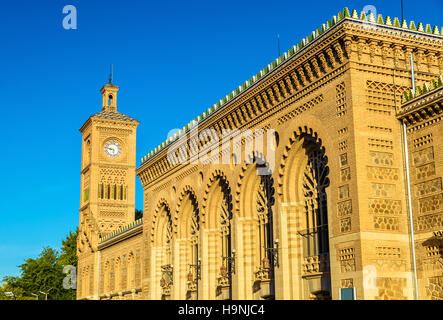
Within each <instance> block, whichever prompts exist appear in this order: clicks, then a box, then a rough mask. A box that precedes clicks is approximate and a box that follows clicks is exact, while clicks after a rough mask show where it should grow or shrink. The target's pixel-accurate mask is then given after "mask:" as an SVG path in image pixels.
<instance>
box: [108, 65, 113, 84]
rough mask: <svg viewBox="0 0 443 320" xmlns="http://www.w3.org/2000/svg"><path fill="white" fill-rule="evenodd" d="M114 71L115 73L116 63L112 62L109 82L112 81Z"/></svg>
mask: <svg viewBox="0 0 443 320" xmlns="http://www.w3.org/2000/svg"><path fill="white" fill-rule="evenodd" d="M113 73H114V65H113V64H111V72H110V73H109V83H111V82H112V76H113Z"/></svg>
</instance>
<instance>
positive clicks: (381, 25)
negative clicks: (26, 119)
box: [142, 8, 443, 164]
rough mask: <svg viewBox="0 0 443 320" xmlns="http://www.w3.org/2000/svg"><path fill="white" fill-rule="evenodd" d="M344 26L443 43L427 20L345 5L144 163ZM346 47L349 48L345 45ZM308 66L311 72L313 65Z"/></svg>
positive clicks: (356, 31)
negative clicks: (366, 11)
mask: <svg viewBox="0 0 443 320" xmlns="http://www.w3.org/2000/svg"><path fill="white" fill-rule="evenodd" d="M376 20H377V21H376ZM340 29H344V30H345V32H347V33H349V34H348V36H352V35H353V34H354V35H360V36H361V35H362V34H363V35H365V36H368V37H370V38H372V37H373V34H374V33H377V38H376V39H377V41H380V35H382V36H384V37H385V38H386V39H390V40H392V38H393V37H394V38H395V37H397V38H398V39H403V40H405V43H404V44H405V45H413V43H411V40H413V41H415V42H417V41H422V42H426V43H430V44H436V45H438V46H441V45H442V43H443V42H442V41H443V37H442V36H440V31H439V30H438V27H436V26H435V27H434V29H432V28H431V27H430V26H429V25H426V27H423V24H421V23H420V24H419V25H418V28H416V27H415V23H414V22H413V21H411V24H410V26H409V27H408V25H407V23H406V21H403V22H402V25H400V23H399V21H398V19H397V18H395V19H394V22H392V21H391V18H390V17H389V16H387V17H386V20H383V17H382V16H381V15H378V17H377V19H376V18H375V17H374V16H373V14H372V13H371V14H370V15H369V16H368V18H366V16H365V15H364V13H362V14H361V15H360V17H359V16H358V14H357V12H356V10H353V11H352V15H351V14H350V13H349V10H348V9H347V8H345V9H344V10H343V12H339V13H338V15H337V17H336V16H334V17H333V19H331V21H328V22H327V24H326V25H323V26H322V28H321V29H319V28H318V29H317V30H316V31H315V32H312V33H311V35H309V36H308V37H306V39H303V40H302V41H301V42H300V43H299V44H297V46H294V47H293V48H291V49H290V50H289V51H288V52H287V53H286V52H285V53H284V55H282V56H280V57H279V58H277V59H276V60H275V61H273V62H272V63H271V64H269V65H268V66H267V67H265V68H264V69H263V70H262V71H260V73H257V74H256V76H253V77H252V78H251V79H249V80H248V81H246V82H245V83H244V84H243V85H241V86H239V87H238V88H237V89H236V90H234V91H232V92H231V93H230V94H229V95H227V96H226V97H225V98H223V99H222V100H220V102H219V103H216V104H215V105H214V106H212V107H211V108H209V109H208V110H207V111H205V112H204V113H203V114H202V115H200V116H199V117H197V118H196V119H195V120H192V121H191V122H190V123H189V124H188V125H186V126H185V127H184V128H183V129H181V130H180V131H179V132H178V133H177V134H175V135H174V136H173V137H170V138H168V139H167V140H166V141H165V142H163V143H162V144H160V145H159V146H158V147H157V148H155V149H154V150H153V151H151V152H149V153H148V155H146V156H145V157H143V158H142V164H143V163H144V162H146V161H147V160H149V159H150V158H152V157H155V156H156V155H157V153H158V152H159V151H161V150H162V149H163V148H165V147H166V146H167V145H169V144H171V143H173V142H174V141H176V140H177V139H178V138H179V137H180V136H181V135H183V134H184V133H186V132H188V131H189V130H190V129H192V127H193V126H195V125H196V124H197V123H199V124H200V123H201V122H204V121H206V119H207V118H208V116H211V117H212V116H214V115H215V114H217V113H218V112H220V110H226V109H227V108H226V107H227V106H228V105H231V104H232V103H235V102H236V101H237V102H238V103H242V100H245V99H246V100H247V99H248V92H249V94H252V95H254V94H256V93H257V91H260V90H263V87H266V86H267V85H268V83H269V82H274V81H276V80H277V79H278V73H279V72H278V70H279V69H281V68H283V67H284V66H286V67H289V68H290V62H291V61H292V62H295V63H296V64H297V63H298V64H301V63H303V62H304V61H306V60H307V59H309V54H308V52H309V50H311V49H312V48H314V47H315V46H316V45H327V40H326V39H327V38H328V37H329V38H330V39H333V35H334V34H339V33H340ZM350 31H352V32H350ZM342 32H343V31H342ZM421 44H423V43H421ZM345 50H347V49H346V48H345ZM307 69H308V73H309V68H307Z"/></svg>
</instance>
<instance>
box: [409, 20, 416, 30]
mask: <svg viewBox="0 0 443 320" xmlns="http://www.w3.org/2000/svg"><path fill="white" fill-rule="evenodd" d="M409 29H411V30H417V27H416V26H415V22H414V21H411V22H409Z"/></svg>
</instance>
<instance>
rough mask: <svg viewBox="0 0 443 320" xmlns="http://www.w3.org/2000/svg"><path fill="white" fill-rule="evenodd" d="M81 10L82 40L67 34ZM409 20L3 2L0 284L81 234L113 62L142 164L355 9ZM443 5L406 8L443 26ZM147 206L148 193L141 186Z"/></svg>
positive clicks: (222, 7) (199, 4)
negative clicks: (67, 22)
mask: <svg viewBox="0 0 443 320" xmlns="http://www.w3.org/2000/svg"><path fill="white" fill-rule="evenodd" d="M65 5H74V6H75V7H76V8H77V14H78V20H77V28H78V29H77V30H65V29H64V28H63V26H62V21H63V18H64V16H65V15H64V14H63V13H62V9H63V7H64V6H65ZM365 5H374V6H375V7H376V9H377V13H381V14H383V16H385V15H390V16H391V17H395V16H398V17H400V16H401V9H400V8H401V7H400V0H398V1H380V0H372V1H367V0H365V1H341V0H335V1H321V0H316V1H286V0H282V1H260V0H254V1H249V0H248V1H238V0H237V1H226V0H223V1H208V0H207V1H167V0H164V1H145V0H143V1H142V0H139V1H134V0H126V1H111V0H107V1H99V0H84V1H72V0H69V1H68V0H40V1H37V0H27V1H24V0H2V1H1V2H0V107H1V111H2V115H1V122H2V129H3V135H4V138H3V139H1V141H2V142H1V143H2V156H1V157H0V163H1V165H2V167H3V182H4V183H2V184H1V186H0V192H1V193H0V194H1V195H2V201H1V203H0V214H1V222H2V223H1V224H0V279H1V278H3V276H5V275H18V268H17V266H18V265H19V264H21V263H22V262H23V261H24V260H25V259H26V258H29V257H35V256H36V255H37V254H38V253H39V252H40V251H41V249H42V247H43V246H52V247H55V248H57V247H59V246H60V243H61V239H63V238H64V237H65V235H66V234H67V233H68V231H69V230H74V229H75V228H76V226H77V225H78V220H79V218H78V208H79V200H80V190H79V188H80V156H81V135H80V132H79V131H78V129H79V128H80V127H81V125H82V124H83V123H84V121H86V119H87V118H88V117H89V116H90V115H91V114H93V113H96V112H98V111H100V110H101V95H100V93H99V89H100V88H101V86H102V85H104V84H105V83H106V82H107V79H108V74H109V66H110V64H114V65H115V71H114V83H115V84H117V85H118V86H120V92H119V97H118V109H119V111H120V112H122V113H125V114H127V115H129V116H131V117H133V118H136V119H138V120H140V121H141V124H140V126H139V127H138V135H137V166H138V165H139V164H140V158H141V157H142V156H143V155H145V154H146V153H148V152H149V151H150V150H151V149H153V148H155V147H156V146H157V145H158V144H160V143H161V142H163V141H164V140H165V139H166V136H167V133H168V131H169V130H171V129H173V128H181V127H182V126H184V125H185V124H187V123H188V122H189V121H190V120H191V119H194V118H195V117H196V116H198V115H199V114H201V113H202V112H203V111H205V110H206V109H207V108H208V107H210V106H211V105H213V104H214V103H215V102H217V101H218V100H219V99H221V98H222V97H224V96H225V95H226V94H227V93H229V92H231V91H232V90H233V89H234V88H236V87H237V86H238V85H239V84H241V83H243V82H244V81H245V80H247V79H249V77H250V76H251V75H252V74H255V73H256V72H258V71H259V70H260V69H262V68H263V67H264V66H266V65H267V64H268V63H270V62H271V61H272V60H273V59H275V58H276V57H277V53H278V49H277V34H280V43H281V44H280V46H281V49H282V51H283V50H287V49H289V48H290V47H291V46H292V45H294V44H296V43H297V42H298V41H300V40H301V38H303V37H305V36H306V35H308V34H309V33H310V32H311V31H312V30H315V28H317V27H319V26H321V24H322V23H325V22H326V20H327V19H330V18H331V17H332V16H333V15H336V14H337V12H338V11H339V10H342V9H343V7H345V6H347V7H349V9H357V10H358V11H359V12H360V11H361V10H362V9H363V7H364V6H365ZM442 12H443V0H427V1H423V2H417V1H416V0H404V16H405V19H406V20H408V21H409V20H414V21H415V22H416V24H417V23H418V22H423V23H425V24H426V23H429V24H431V25H432V26H433V25H438V26H439V27H443V21H442V18H441V17H442ZM136 206H137V208H140V209H141V208H142V188H141V184H140V182H139V180H138V178H137V198H136Z"/></svg>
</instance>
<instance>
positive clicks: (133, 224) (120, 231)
mask: <svg viewBox="0 0 443 320" xmlns="http://www.w3.org/2000/svg"><path fill="white" fill-rule="evenodd" d="M141 225H143V218H141V219H138V220H135V221H133V222H131V223H129V224H127V225H126V226H123V227H121V228H118V229H116V230H114V231H112V232H111V233H109V234H107V235H106V236H104V237H101V238H100V239H99V241H98V243H99V244H102V243H104V242H106V241H108V240H110V239H113V238H115V237H117V236H119V235H122V234H123V233H129V231H131V230H133V229H135V228H137V227H139V226H141Z"/></svg>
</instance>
